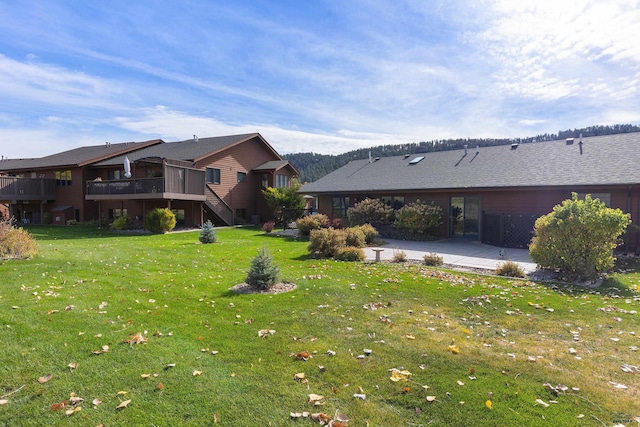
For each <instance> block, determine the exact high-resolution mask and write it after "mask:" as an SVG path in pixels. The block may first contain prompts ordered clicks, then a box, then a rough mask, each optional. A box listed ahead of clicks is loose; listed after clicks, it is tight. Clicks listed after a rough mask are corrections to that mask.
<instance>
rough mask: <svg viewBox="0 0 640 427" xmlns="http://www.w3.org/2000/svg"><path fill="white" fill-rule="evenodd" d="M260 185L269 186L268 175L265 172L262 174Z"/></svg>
mask: <svg viewBox="0 0 640 427" xmlns="http://www.w3.org/2000/svg"><path fill="white" fill-rule="evenodd" d="M260 186H261V187H262V188H267V187H268V186H269V177H268V176H267V174H266V173H265V174H263V175H262V181H261V184H260Z"/></svg>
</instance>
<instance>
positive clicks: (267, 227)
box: [262, 221, 276, 233]
mask: <svg viewBox="0 0 640 427" xmlns="http://www.w3.org/2000/svg"><path fill="white" fill-rule="evenodd" d="M275 226H276V224H275V222H273V221H267V222H265V223H264V224H262V231H264V232H265V233H271V232H272V231H273V229H274V228H275Z"/></svg>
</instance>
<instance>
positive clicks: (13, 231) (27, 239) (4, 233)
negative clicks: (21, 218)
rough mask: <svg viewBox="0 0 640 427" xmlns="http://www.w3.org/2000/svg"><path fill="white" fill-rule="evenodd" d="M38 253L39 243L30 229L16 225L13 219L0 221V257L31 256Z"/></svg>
mask: <svg viewBox="0 0 640 427" xmlns="http://www.w3.org/2000/svg"><path fill="white" fill-rule="evenodd" d="M37 253H38V244H37V243H36V240H35V238H34V237H33V236H32V235H31V234H30V233H29V232H28V231H26V230H25V229H23V228H16V227H14V220H13V219H4V220H1V221H0V259H16V258H31V257H32V256H34V255H35V254H37Z"/></svg>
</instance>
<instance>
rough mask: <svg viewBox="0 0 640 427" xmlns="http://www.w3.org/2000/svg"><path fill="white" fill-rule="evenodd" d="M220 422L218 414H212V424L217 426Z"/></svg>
mask: <svg viewBox="0 0 640 427" xmlns="http://www.w3.org/2000/svg"><path fill="white" fill-rule="evenodd" d="M219 422H220V415H219V414H218V413H215V414H213V423H214V424H218V423H219Z"/></svg>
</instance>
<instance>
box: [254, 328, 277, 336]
mask: <svg viewBox="0 0 640 427" xmlns="http://www.w3.org/2000/svg"><path fill="white" fill-rule="evenodd" d="M275 333H276V331H274V330H273V329H260V330H259V331H258V336H259V337H260V338H266V337H268V336H269V335H273V334H275Z"/></svg>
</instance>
